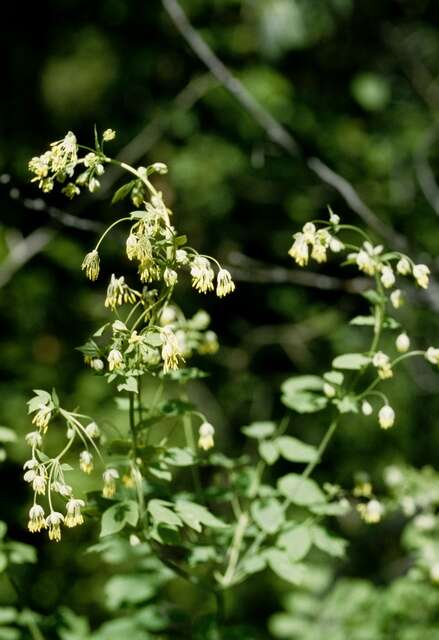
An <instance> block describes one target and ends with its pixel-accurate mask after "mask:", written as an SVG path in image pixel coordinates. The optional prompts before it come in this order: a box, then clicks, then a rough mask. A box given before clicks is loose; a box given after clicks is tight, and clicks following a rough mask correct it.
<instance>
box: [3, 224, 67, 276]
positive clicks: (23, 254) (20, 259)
mask: <svg viewBox="0 0 439 640" xmlns="http://www.w3.org/2000/svg"><path fill="white" fill-rule="evenodd" d="M54 236H55V232H54V231H53V230H52V229H45V228H44V227H41V228H39V229H36V230H35V231H32V233H30V234H29V235H28V236H27V237H26V238H22V239H21V240H18V241H16V242H15V243H14V244H13V245H12V246H11V249H10V251H9V255H8V256H7V258H5V260H4V261H3V263H2V264H1V265H0V287H4V286H5V285H6V284H7V283H8V282H9V281H10V280H11V278H12V276H13V275H14V274H15V273H16V272H17V271H18V270H19V269H21V267H22V266H23V265H24V264H26V262H29V260H30V259H31V258H33V257H34V256H35V255H36V254H37V253H39V252H40V251H42V250H43V249H44V247H46V246H47V245H48V244H49V242H50V241H51V240H52V239H53V237H54Z"/></svg>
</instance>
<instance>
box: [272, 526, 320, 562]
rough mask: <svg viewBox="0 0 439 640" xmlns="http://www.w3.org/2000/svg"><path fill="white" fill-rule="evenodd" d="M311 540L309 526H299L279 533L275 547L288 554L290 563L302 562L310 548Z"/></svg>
mask: <svg viewBox="0 0 439 640" xmlns="http://www.w3.org/2000/svg"><path fill="white" fill-rule="evenodd" d="M311 544H312V538H311V531H310V528H309V526H307V525H306V524H301V525H299V526H296V527H293V528H292V529H288V530H287V531H284V532H283V533H281V534H280V535H279V537H278V539H277V545H278V546H279V547H281V548H282V549H285V551H286V552H287V554H288V557H289V558H290V560H291V561H294V562H297V561H298V560H302V558H304V557H305V556H306V554H307V553H308V551H309V550H310V548H311Z"/></svg>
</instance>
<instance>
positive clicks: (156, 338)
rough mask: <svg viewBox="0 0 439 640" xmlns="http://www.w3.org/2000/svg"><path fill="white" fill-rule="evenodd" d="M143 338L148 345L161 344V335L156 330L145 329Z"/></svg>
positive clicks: (155, 345) (157, 345)
mask: <svg viewBox="0 0 439 640" xmlns="http://www.w3.org/2000/svg"><path fill="white" fill-rule="evenodd" d="M143 339H144V341H145V342H146V344H149V346H150V347H161V346H162V344H163V340H162V337H161V335H160V333H158V332H157V331H147V332H146V333H145V334H144V336H143Z"/></svg>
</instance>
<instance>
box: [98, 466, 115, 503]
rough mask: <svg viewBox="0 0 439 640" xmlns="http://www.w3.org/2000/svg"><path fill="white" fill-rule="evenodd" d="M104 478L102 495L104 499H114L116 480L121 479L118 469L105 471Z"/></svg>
mask: <svg viewBox="0 0 439 640" xmlns="http://www.w3.org/2000/svg"><path fill="white" fill-rule="evenodd" d="M102 478H103V480H104V487H103V489H102V495H103V496H104V498H112V497H113V496H114V494H115V493H116V480H117V479H118V478H119V472H118V470H117V469H105V471H104V473H103V474H102Z"/></svg>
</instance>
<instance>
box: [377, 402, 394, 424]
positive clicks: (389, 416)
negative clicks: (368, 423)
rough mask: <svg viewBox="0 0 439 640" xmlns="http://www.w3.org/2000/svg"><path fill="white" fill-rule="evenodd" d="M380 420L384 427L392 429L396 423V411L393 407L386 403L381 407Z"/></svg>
mask: <svg viewBox="0 0 439 640" xmlns="http://www.w3.org/2000/svg"><path fill="white" fill-rule="evenodd" d="M378 422H379V423H380V427H381V428H382V429H390V427H393V425H394V423H395V412H394V411H393V409H392V407H391V406H390V405H388V404H385V405H383V406H382V407H381V409H380V410H379V413H378Z"/></svg>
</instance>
